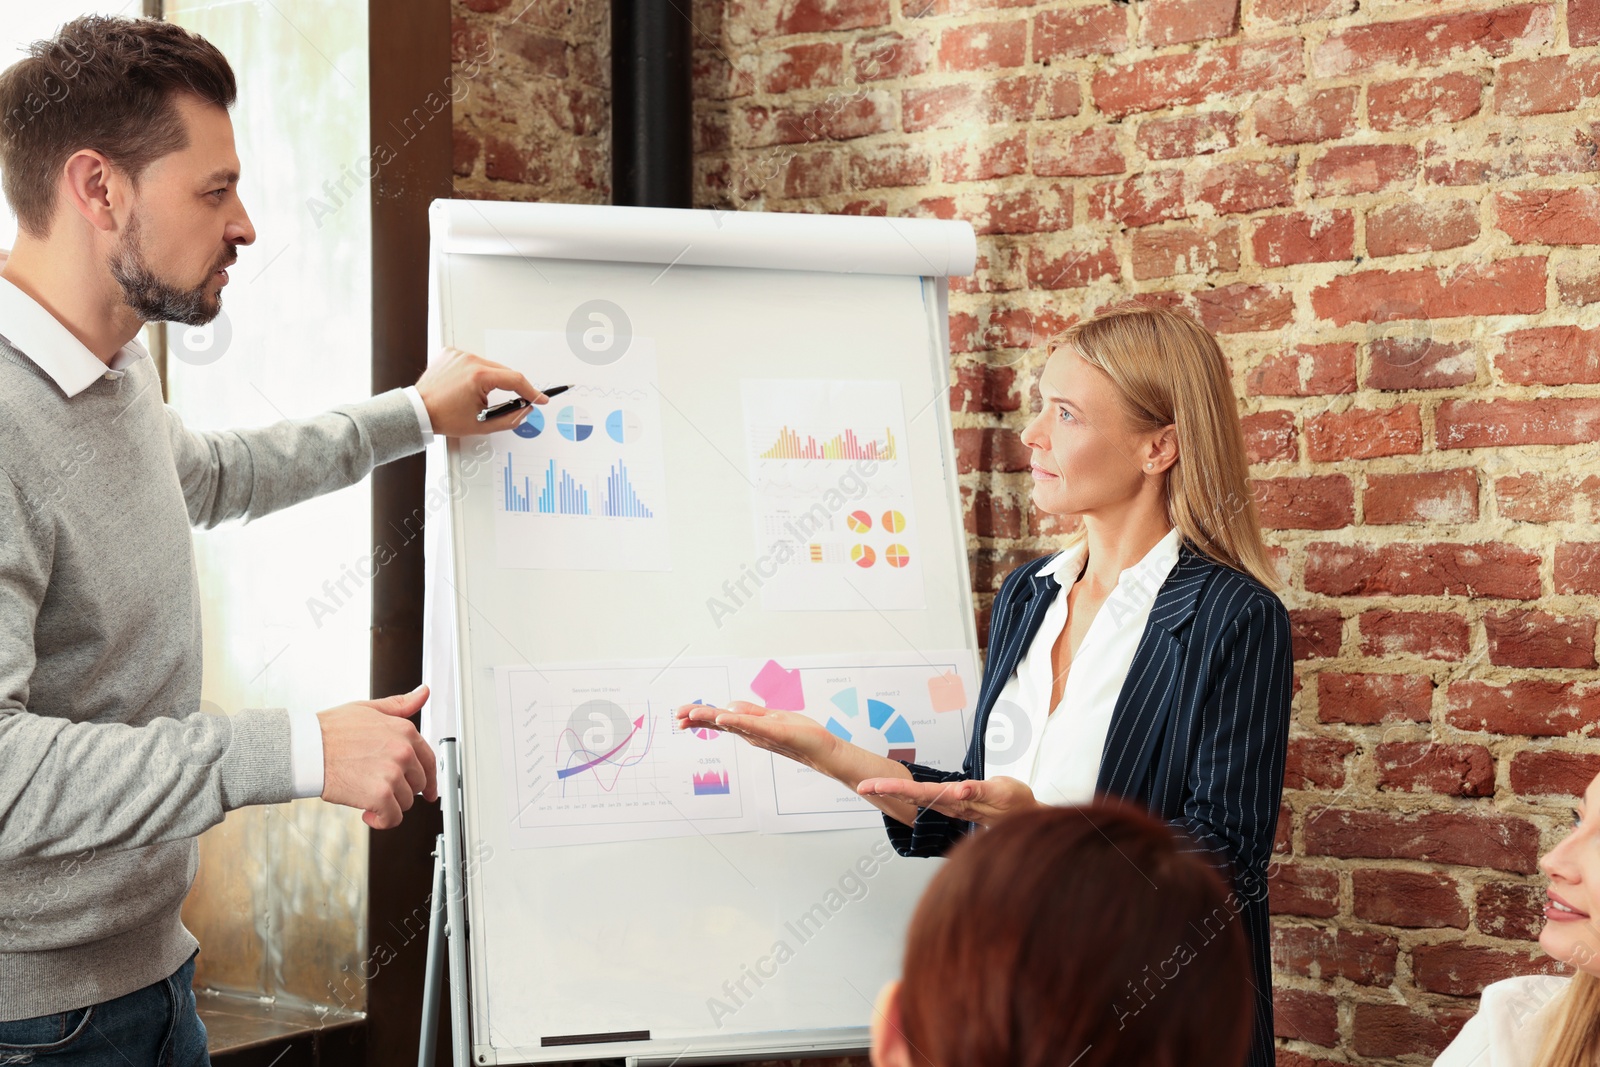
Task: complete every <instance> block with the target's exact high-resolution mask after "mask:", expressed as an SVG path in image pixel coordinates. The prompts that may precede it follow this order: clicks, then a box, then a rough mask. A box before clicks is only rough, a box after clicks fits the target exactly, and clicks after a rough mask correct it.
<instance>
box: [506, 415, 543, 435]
mask: <svg viewBox="0 0 1600 1067" xmlns="http://www.w3.org/2000/svg"><path fill="white" fill-rule="evenodd" d="M511 432H512V433H514V434H516V435H517V436H518V437H526V438H528V439H529V440H532V439H533V438H535V437H538V436H539V435H540V434H542V433H544V412H542V411H540V410H539V409H538V408H536V407H533V408H529V409H528V417H527V418H525V419H523V420H522V421H521V422H519V423H517V425H516V426H514V427H513V428H512V430H511Z"/></svg>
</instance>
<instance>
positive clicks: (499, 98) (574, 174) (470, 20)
mask: <svg viewBox="0 0 1600 1067" xmlns="http://www.w3.org/2000/svg"><path fill="white" fill-rule="evenodd" d="M451 3H452V18H451V34H450V46H451V55H452V58H453V60H454V63H455V84H454V85H453V86H452V88H453V90H454V108H453V118H454V134H455V194H456V196H458V197H466V198H476V199H485V200H549V201H560V202H563V203H571V204H604V203H607V202H608V201H609V200H610V199H611V161H610V153H609V151H608V143H609V142H608V138H609V136H610V135H609V132H608V131H609V126H610V121H611V106H610V98H609V97H608V95H607V92H608V87H609V84H610V81H611V59H610V55H611V53H610V41H611V34H610V29H609V27H610V21H609V20H610V10H611V5H610V4H609V3H608V2H607V0H559V2H558V0H451Z"/></svg>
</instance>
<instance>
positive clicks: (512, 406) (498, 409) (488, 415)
mask: <svg viewBox="0 0 1600 1067" xmlns="http://www.w3.org/2000/svg"><path fill="white" fill-rule="evenodd" d="M571 388H572V386H570V385H558V386H556V387H555V388H554V389H546V390H544V395H545V396H547V397H550V396H560V395H561V394H562V393H564V392H566V391H567V390H568V389H571ZM532 406H533V401H531V400H526V399H524V398H522V397H520V396H519V397H517V398H516V399H514V400H507V401H506V402H505V403H504V404H496V405H495V406H494V407H492V408H484V409H483V410H482V411H480V412H478V421H479V422H488V421H489V420H490V419H498V418H499V417H500V416H501V415H509V414H510V413H511V412H513V411H521V410H522V409H523V408H526V407H532Z"/></svg>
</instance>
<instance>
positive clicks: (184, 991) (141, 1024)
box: [0, 956, 211, 1067]
mask: <svg viewBox="0 0 1600 1067" xmlns="http://www.w3.org/2000/svg"><path fill="white" fill-rule="evenodd" d="M193 983H194V957H193V956H191V957H189V962H188V963H185V964H184V965H183V966H182V967H180V968H178V973H177V974H174V975H173V976H172V977H171V978H167V979H164V980H162V981H160V982H157V983H155V984H154V985H148V986H145V987H144V988H143V989H140V990H137V991H135V992H132V993H129V994H128V995H127V996H125V997H118V998H117V999H116V1000H108V1001H106V1002H105V1003H104V1004H95V1005H92V1006H91V1007H87V1008H78V1009H76V1010H75V1011H67V1012H62V1013H60V1014H59V1015H41V1016H40V1017H39V1018H37V1019H19V1020H17V1021H16V1022H13V1023H0V1064H3V1065H6V1067H9V1065H11V1064H24V1063H26V1064H39V1065H41V1067H130V1065H131V1067H210V1064H211V1058H210V1057H209V1056H207V1055H206V1028H205V1024H203V1023H202V1022H201V1021H200V1016H199V1015H197V1014H195V1006H194V988H193Z"/></svg>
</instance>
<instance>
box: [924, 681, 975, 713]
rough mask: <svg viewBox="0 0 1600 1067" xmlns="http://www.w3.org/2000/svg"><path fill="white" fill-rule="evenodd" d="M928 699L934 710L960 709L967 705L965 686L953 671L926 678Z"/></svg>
mask: <svg viewBox="0 0 1600 1067" xmlns="http://www.w3.org/2000/svg"><path fill="white" fill-rule="evenodd" d="M928 699H929V700H930V701H932V702H933V710H934V711H960V710H961V709H962V708H964V707H966V706H967V687H966V684H965V683H964V682H962V681H961V675H959V674H957V673H956V672H955V671H946V672H945V673H944V674H937V675H934V676H933V677H932V678H929V679H928Z"/></svg>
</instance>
